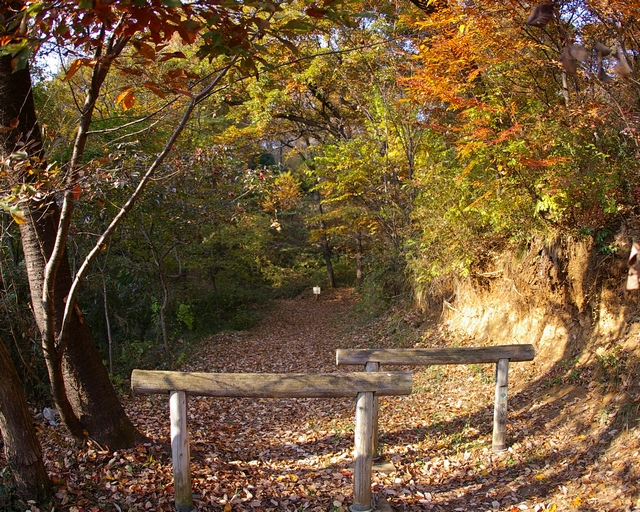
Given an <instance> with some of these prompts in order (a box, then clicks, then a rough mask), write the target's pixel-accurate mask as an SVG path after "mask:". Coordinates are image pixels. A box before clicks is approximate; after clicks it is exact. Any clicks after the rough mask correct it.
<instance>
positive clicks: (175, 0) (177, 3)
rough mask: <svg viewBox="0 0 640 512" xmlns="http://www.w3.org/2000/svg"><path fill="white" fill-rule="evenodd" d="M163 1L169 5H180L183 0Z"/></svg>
mask: <svg viewBox="0 0 640 512" xmlns="http://www.w3.org/2000/svg"><path fill="white" fill-rule="evenodd" d="M162 3H163V4H164V5H166V6H167V7H180V6H182V2H181V1H180V0H162Z"/></svg>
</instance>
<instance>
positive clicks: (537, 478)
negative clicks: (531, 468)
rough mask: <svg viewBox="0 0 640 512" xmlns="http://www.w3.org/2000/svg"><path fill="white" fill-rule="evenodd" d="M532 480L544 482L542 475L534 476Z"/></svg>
mask: <svg viewBox="0 0 640 512" xmlns="http://www.w3.org/2000/svg"><path fill="white" fill-rule="evenodd" d="M534 478H535V479H536V480H544V475H536V476H535V477H534Z"/></svg>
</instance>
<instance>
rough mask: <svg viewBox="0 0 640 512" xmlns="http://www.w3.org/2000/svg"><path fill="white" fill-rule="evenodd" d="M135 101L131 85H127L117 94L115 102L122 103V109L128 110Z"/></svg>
mask: <svg viewBox="0 0 640 512" xmlns="http://www.w3.org/2000/svg"><path fill="white" fill-rule="evenodd" d="M135 102H136V97H135V94H134V92H133V89H132V88H131V87H127V88H126V89H125V90H124V91H122V92H121V93H120V94H118V98H117V99H116V104H118V103H122V109H123V110H124V111H127V110H129V109H130V108H131V107H133V105H134V104H135Z"/></svg>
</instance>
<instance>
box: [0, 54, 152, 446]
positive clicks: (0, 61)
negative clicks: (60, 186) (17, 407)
mask: <svg viewBox="0 0 640 512" xmlns="http://www.w3.org/2000/svg"><path fill="white" fill-rule="evenodd" d="M14 118H15V119H18V121H19V123H18V125H17V128H16V129H14V130H11V131H9V132H6V133H5V134H4V136H3V137H2V139H0V152H2V153H3V154H4V155H7V154H9V153H11V152H13V151H14V150H15V149H16V148H18V147H19V148H20V149H21V150H23V151H27V152H28V153H29V156H30V157H39V158H40V165H43V163H42V161H43V159H42V146H41V138H40V129H39V126H38V123H37V117H36V113H35V105H34V102H33V96H32V94H31V77H30V74H29V70H28V69H23V70H19V71H15V72H14V71H13V70H12V67H11V58H10V57H1V58H0V123H2V124H3V126H9V125H10V120H11V119H14ZM18 143H20V144H21V145H20V146H18ZM37 163H38V162H37V161H34V164H37ZM14 178H15V179H19V178H20V177H18V176H15V177H14ZM23 210H26V211H25V216H26V218H27V222H25V223H23V224H22V225H21V226H20V234H21V237H22V244H23V249H24V254H25V264H26V271H27V276H28V278H29V288H30V291H31V303H32V306H33V311H34V316H35V319H36V323H37V325H38V328H39V329H40V332H41V333H42V339H43V350H44V351H45V354H44V355H45V359H46V360H47V367H48V370H49V377H50V379H51V385H52V392H53V395H54V399H55V400H56V406H57V407H58V408H59V411H60V414H61V417H62V418H63V420H64V421H65V424H66V425H67V426H68V427H69V430H70V431H71V433H72V434H73V435H74V436H76V437H80V436H81V435H82V433H83V431H84V430H86V431H87V432H88V433H89V435H90V436H91V437H92V438H93V439H95V440H96V441H98V442H99V443H100V444H102V445H108V446H109V447H110V448H112V449H118V448H124V447H128V446H132V445H133V444H134V443H135V441H136V440H143V439H144V438H143V436H141V435H140V434H139V433H138V432H137V431H136V430H135V428H134V427H133V425H132V424H131V422H130V421H129V419H128V418H127V416H126V414H125V412H124V409H123V408H122V405H121V404H120V402H119V400H118V397H117V395H116V393H115V390H114V388H113V386H112V384H111V381H110V380H109V375H108V373H107V371H106V369H105V367H104V365H103V364H102V360H101V357H100V353H99V351H98V349H97V347H96V346H95V344H94V342H93V339H92V336H91V333H90V331H89V326H88V325H87V323H86V321H85V320H84V318H83V316H82V313H81V312H80V309H79V308H77V307H76V308H75V311H74V312H73V313H72V315H71V316H72V318H71V319H70V324H69V328H68V329H67V331H66V332H67V336H66V338H67V339H65V340H58V339H57V338H58V336H57V335H58V333H59V329H60V327H61V322H62V318H63V314H64V307H65V299H66V296H67V294H68V292H69V289H70V287H71V282H72V279H71V271H70V267H69V259H68V256H67V254H66V251H65V253H64V254H63V256H62V259H61V262H60V265H59V268H58V270H57V272H56V274H55V281H54V282H55V284H54V286H53V292H52V293H51V290H49V294H48V295H45V291H44V290H43V283H44V275H45V274H44V273H45V268H46V265H47V261H48V259H49V257H50V255H51V251H52V248H53V245H54V243H55V239H56V235H57V230H58V218H59V208H58V205H57V204H56V203H55V200H54V199H53V198H45V199H43V200H40V201H38V202H36V201H30V203H28V204H26V205H25V206H23ZM49 304H50V306H51V307H49V308H48V307H46V306H47V305H49ZM60 341H62V345H60ZM55 343H58V346H59V347H60V348H61V350H60V351H58V350H56V348H55V346H54V344H55ZM65 347H66V348H65ZM62 349H64V350H62ZM62 372H63V373H64V379H62V378H61V374H62ZM67 396H68V401H69V403H70V408H71V410H69V404H68V403H67V399H66V397H67ZM78 420H79V422H78Z"/></svg>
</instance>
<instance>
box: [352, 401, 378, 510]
mask: <svg viewBox="0 0 640 512" xmlns="http://www.w3.org/2000/svg"><path fill="white" fill-rule="evenodd" d="M373 403H374V393H373V392H371V391H366V392H364V393H358V395H357V397H356V430H355V433H354V445H355V446H354V458H355V461H354V471H353V505H351V506H350V507H349V510H351V512H369V511H371V510H373V507H372V505H371V471H372V469H373V439H372V435H373V408H374V406H373Z"/></svg>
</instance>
